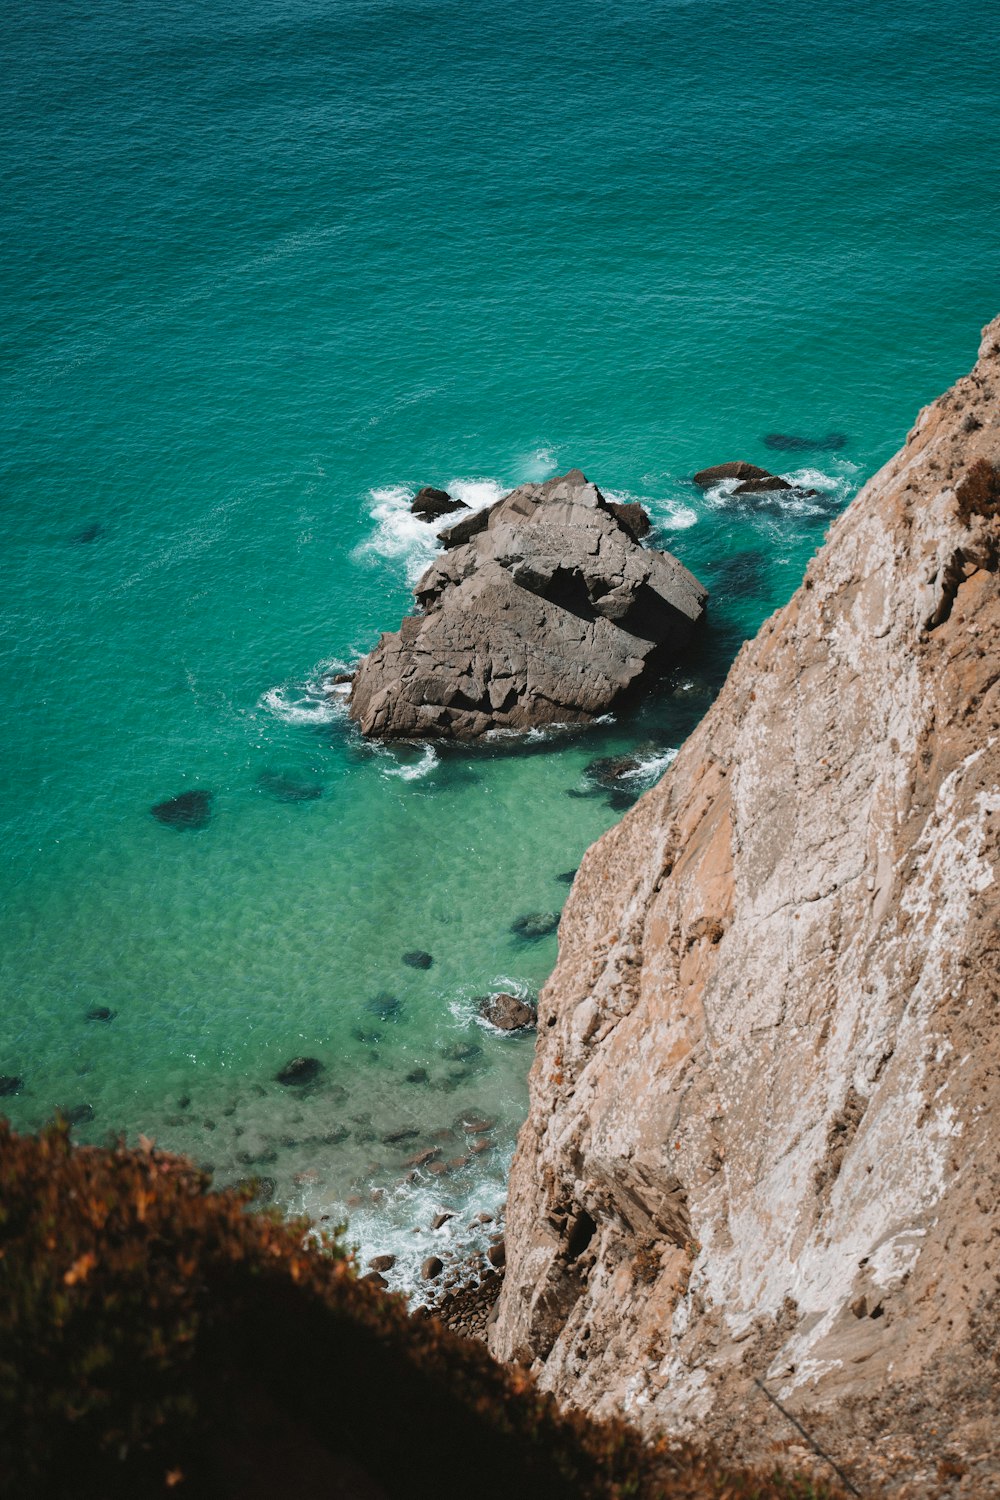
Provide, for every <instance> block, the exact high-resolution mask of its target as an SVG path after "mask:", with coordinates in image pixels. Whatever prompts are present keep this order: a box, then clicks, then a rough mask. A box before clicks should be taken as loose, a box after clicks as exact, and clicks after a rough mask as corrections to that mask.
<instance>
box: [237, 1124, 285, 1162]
mask: <svg viewBox="0 0 1000 1500" xmlns="http://www.w3.org/2000/svg"><path fill="white" fill-rule="evenodd" d="M277 1159H278V1153H277V1151H276V1150H275V1148H274V1146H273V1145H272V1144H271V1142H270V1141H269V1140H267V1139H266V1137H264V1136H262V1135H257V1134H256V1132H251V1133H250V1134H249V1135H242V1136H240V1150H239V1151H237V1153H236V1160H237V1161H239V1162H242V1163H243V1165H244V1166H245V1167H252V1166H253V1165H254V1164H255V1163H256V1162H272V1161H277Z"/></svg>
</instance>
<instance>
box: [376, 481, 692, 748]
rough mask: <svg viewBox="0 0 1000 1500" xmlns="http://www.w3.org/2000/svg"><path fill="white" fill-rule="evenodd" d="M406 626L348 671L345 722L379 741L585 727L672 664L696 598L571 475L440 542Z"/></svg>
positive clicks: (517, 496)
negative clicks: (442, 545)
mask: <svg viewBox="0 0 1000 1500" xmlns="http://www.w3.org/2000/svg"><path fill="white" fill-rule="evenodd" d="M442 540H443V541H444V543H445V548H446V550H445V552H444V553H443V554H442V555H441V556H440V557H438V558H436V559H435V561H434V562H433V563H432V564H431V566H430V567H429V568H428V569H427V571H426V572H425V573H424V575H423V577H422V578H421V579H420V582H419V583H418V584H417V587H416V590H415V593H416V599H417V603H418V605H419V606H420V608H421V613H419V614H414V615H410V616H408V617H407V618H406V619H405V620H404V621H403V623H402V625H401V626H400V629H399V630H398V631H396V632H394V633H393V634H386V635H383V636H382V638H381V640H380V641H379V644H378V645H377V646H376V647H375V649H374V651H372V652H371V653H370V654H369V655H368V656H366V657H365V658H364V660H363V661H362V662H361V663H360V664H359V666H358V669H357V672H356V674H355V677H354V683H353V686H352V690H351V697H350V713H351V717H352V718H353V719H354V720H355V721H356V722H357V723H358V725H359V726H360V728H361V730H362V732H363V733H364V734H366V735H369V736H372V737H373V738H378V739H432V738H451V739H461V740H470V739H476V738H478V737H479V736H481V735H483V734H486V733H488V732H489V731H490V730H495V729H506V730H515V731H520V730H527V729H531V728H536V727H542V726H545V725H548V724H585V723H588V722H590V721H592V720H593V719H595V718H597V717H598V716H599V715H600V714H603V713H606V712H607V711H608V709H609V708H611V707H612V705H613V704H614V703H616V702H617V701H618V699H619V698H621V697H622V695H623V694H625V693H626V692H628V691H629V690H630V689H633V688H635V687H636V686H637V685H638V683H639V682H640V680H641V679H642V677H643V676H644V675H645V674H647V673H649V672H651V671H652V670H655V669H658V668H659V667H660V666H662V665H663V664H665V663H666V662H668V661H669V660H670V659H672V658H673V657H674V656H675V655H676V654H677V653H678V652H679V651H680V650H682V649H683V647H684V645H685V644H686V642H687V641H688V639H689V637H690V634H691V631H692V629H693V628H694V626H695V625H696V624H697V623H698V621H699V620H700V618H701V616H702V614H703V611H704V605H705V599H706V590H705V589H704V588H703V587H702V585H701V584H700V583H699V582H698V580H697V579H696V578H695V577H694V576H693V574H691V573H689V572H688V570H687V568H685V567H684V566H683V564H681V563H680V562H678V560H677V558H675V557H673V556H672V555H671V554H670V553H669V552H662V551H657V550H655V549H653V548H644V547H641V546H639V545H638V543H637V542H636V541H635V539H634V537H633V535H632V533H631V531H630V529H629V527H628V526H627V525H625V524H623V523H622V521H621V520H620V519H619V518H618V517H617V516H616V515H615V513H614V511H613V509H612V507H611V506H610V505H609V504H608V503H607V502H606V501H605V499H604V497H603V495H602V494H601V492H600V491H599V490H598V489H597V487H596V486H595V485H593V484H588V483H587V480H586V479H585V478H584V476H583V475H582V474H581V473H580V471H579V470H572V471H571V472H570V473H569V474H567V475H564V476H563V477H562V478H559V479H551V480H549V481H547V482H546V483H545V484H526V485H522V486H521V487H520V488H519V489H516V490H513V491H512V492H511V493H510V494H509V495H507V496H505V497H504V499H502V500H500V501H498V502H497V504H496V505H494V506H491V507H490V508H489V510H486V511H478V512H476V513H474V514H473V515H471V516H463V517H462V519H461V520H460V521H459V522H458V523H457V524H456V525H455V526H453V527H451V528H450V529H449V530H448V531H447V532H445V533H444V534H443V537H442Z"/></svg>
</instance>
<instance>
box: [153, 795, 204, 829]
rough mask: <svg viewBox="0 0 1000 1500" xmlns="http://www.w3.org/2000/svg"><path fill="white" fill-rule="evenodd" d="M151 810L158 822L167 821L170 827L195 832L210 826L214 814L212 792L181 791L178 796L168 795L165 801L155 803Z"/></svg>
mask: <svg viewBox="0 0 1000 1500" xmlns="http://www.w3.org/2000/svg"><path fill="white" fill-rule="evenodd" d="M150 812H151V813H152V814H153V817H154V818H155V819H156V821H157V822H158V823H165V824H166V826H167V827H168V828H178V829H181V830H184V829H188V830H190V831H191V832H194V831H195V830H196V829H199V828H207V827H208V823H209V820H210V818H211V816H212V793H211V792H206V791H203V790H201V789H198V790H196V791H191V792H181V793H180V794H179V795H178V796H176V797H168V798H167V800H166V801H165V802H157V803H155V804H154V805H153V807H151V808H150Z"/></svg>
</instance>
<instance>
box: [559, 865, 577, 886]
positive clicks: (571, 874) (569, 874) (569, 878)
mask: <svg viewBox="0 0 1000 1500" xmlns="http://www.w3.org/2000/svg"><path fill="white" fill-rule="evenodd" d="M579 868H580V867H579V865H577V869H579ZM556 879H557V880H559V881H561V882H562V884H563V885H572V884H573V882H574V880H575V879H576V870H563V871H562V873H561V874H560V875H557V876H556Z"/></svg>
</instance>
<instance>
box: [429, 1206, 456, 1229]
mask: <svg viewBox="0 0 1000 1500" xmlns="http://www.w3.org/2000/svg"><path fill="white" fill-rule="evenodd" d="M454 1217H455V1215H454V1214H453V1213H449V1212H448V1211H447V1210H445V1211H444V1212H442V1213H439V1214H435V1215H434V1217H433V1219H432V1220H431V1228H432V1229H443V1228H444V1226H445V1225H446V1224H447V1222H448V1220H449V1219H453V1218H454Z"/></svg>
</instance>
